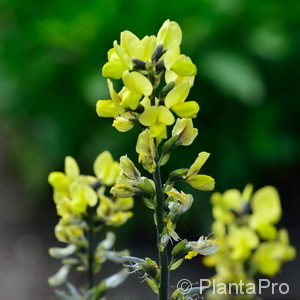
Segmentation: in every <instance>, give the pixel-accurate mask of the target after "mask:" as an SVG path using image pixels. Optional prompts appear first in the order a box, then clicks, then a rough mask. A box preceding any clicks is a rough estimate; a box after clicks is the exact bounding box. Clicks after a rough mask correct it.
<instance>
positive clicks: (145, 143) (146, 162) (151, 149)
mask: <svg viewBox="0 0 300 300" xmlns="http://www.w3.org/2000/svg"><path fill="white" fill-rule="evenodd" d="M155 151H156V150H155V143H154V139H153V137H151V134H150V131H149V130H148V129H146V130H144V131H143V132H142V133H140V134H139V136H138V140H137V144H136V152H137V153H138V154H139V162H142V165H143V167H144V168H145V169H146V170H147V171H148V172H150V173H153V172H154V171H155V168H156V161H155V157H156V152H155Z"/></svg>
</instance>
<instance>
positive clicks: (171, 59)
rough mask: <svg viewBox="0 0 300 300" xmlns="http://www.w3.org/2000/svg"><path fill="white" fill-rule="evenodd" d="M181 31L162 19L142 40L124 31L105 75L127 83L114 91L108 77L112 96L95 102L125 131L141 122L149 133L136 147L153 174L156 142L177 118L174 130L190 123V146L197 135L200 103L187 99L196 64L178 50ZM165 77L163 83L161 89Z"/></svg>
mask: <svg viewBox="0 0 300 300" xmlns="http://www.w3.org/2000/svg"><path fill="white" fill-rule="evenodd" d="M181 40H182V33H181V29H180V27H179V25H178V24H177V23H176V22H173V21H170V20H167V21H165V22H164V24H163V25H162V27H161V28H160V30H159V31H158V34H157V36H154V35H152V36H145V37H144V38H143V39H142V40H140V39H139V38H138V37H136V36H135V35H134V34H133V33H131V32H130V31H123V32H122V33H121V38H120V43H118V42H117V41H115V42H114V43H113V48H111V49H110V50H109V51H108V62H107V63H106V64H105V65H104V66H103V68H102V74H103V76H104V77H109V78H113V79H122V83H123V87H122V88H121V90H120V91H119V92H117V91H115V89H114V87H113V82H112V81H111V80H110V79H108V80H107V83H108V89H109V92H110V98H111V99H109V100H99V101H98V102H97V113H98V115H99V116H101V117H112V118H114V122H113V126H114V127H115V128H116V129H117V130H119V131H121V132H125V131H128V130H130V129H131V128H132V127H133V125H134V123H138V124H140V125H141V126H142V127H143V128H144V129H145V133H144V134H141V135H140V136H139V140H138V145H137V151H138V153H139V159H140V161H142V163H143V165H144V167H146V169H148V170H149V172H153V170H154V168H155V161H154V159H153V157H154V156H155V155H154V153H153V148H154V143H155V141H156V142H157V143H159V142H160V141H161V140H162V139H165V138H167V126H170V125H173V124H174V123H175V117H174V115H173V113H175V114H176V115H177V116H179V117H180V118H182V119H178V120H177V123H176V125H175V127H176V129H174V130H175V133H174V134H177V133H176V132H178V131H180V130H182V129H183V127H185V124H186V123H188V126H189V129H188V130H186V132H185V135H186V137H185V140H186V141H185V142H182V143H181V144H182V145H188V144H190V143H191V142H192V141H193V139H194V138H195V137H196V135H197V130H196V129H193V123H192V120H191V118H195V117H196V116H197V113H198V111H199V105H198V103H197V102H196V101H185V100H186V98H187V96H188V94H189V91H190V89H191V87H192V86H193V83H194V77H195V74H196V66H195V65H194V64H193V63H192V61H191V59H190V58H189V57H187V56H185V55H184V54H181V53H180V43H181ZM163 78H164V85H163V86H162V88H161V89H160V91H158V90H157V88H158V86H161V85H160V83H161V81H162V79H163ZM190 127H191V128H190Z"/></svg>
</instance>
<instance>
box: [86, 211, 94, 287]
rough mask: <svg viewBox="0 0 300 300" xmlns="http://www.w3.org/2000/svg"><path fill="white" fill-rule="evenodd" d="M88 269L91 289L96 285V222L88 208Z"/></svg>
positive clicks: (88, 282)
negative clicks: (94, 222)
mask: <svg viewBox="0 0 300 300" xmlns="http://www.w3.org/2000/svg"><path fill="white" fill-rule="evenodd" d="M88 214H89V215H88V226H89V228H88V231H87V239H88V270H87V284H88V288H89V289H91V288H93V286H94V224H93V215H92V210H91V209H90V208H89V209H88Z"/></svg>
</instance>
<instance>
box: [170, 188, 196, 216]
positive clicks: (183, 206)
mask: <svg viewBox="0 0 300 300" xmlns="http://www.w3.org/2000/svg"><path fill="white" fill-rule="evenodd" d="M166 194H167V195H168V196H169V197H168V199H167V201H166V203H167V206H168V209H169V213H168V218H170V219H174V218H177V217H179V216H180V215H182V214H183V213H185V212H186V211H187V210H189V209H190V207H191V206H192V204H193V201H194V198H193V196H192V195H190V194H186V193H184V192H183V191H181V192H179V191H177V190H176V189H175V188H172V189H171V190H169V191H167V192H166Z"/></svg>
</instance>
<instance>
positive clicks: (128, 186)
mask: <svg viewBox="0 0 300 300" xmlns="http://www.w3.org/2000/svg"><path fill="white" fill-rule="evenodd" d="M120 170H121V172H120V174H119V176H118V178H117V179H116V182H115V184H114V186H113V187H112V188H111V191H110V192H111V194H112V195H114V196H115V197H121V198H122V197H123V198H127V197H131V196H134V195H141V196H143V195H148V196H149V195H150V196H151V195H153V193H154V183H153V181H152V180H150V179H148V178H146V177H142V176H141V173H140V171H139V170H138V169H137V168H136V167H135V165H134V163H133V162H132V161H131V160H130V159H129V158H128V157H127V156H122V157H121V158H120Z"/></svg>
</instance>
